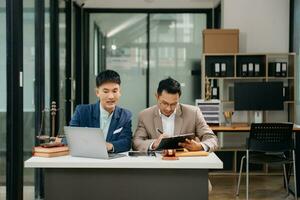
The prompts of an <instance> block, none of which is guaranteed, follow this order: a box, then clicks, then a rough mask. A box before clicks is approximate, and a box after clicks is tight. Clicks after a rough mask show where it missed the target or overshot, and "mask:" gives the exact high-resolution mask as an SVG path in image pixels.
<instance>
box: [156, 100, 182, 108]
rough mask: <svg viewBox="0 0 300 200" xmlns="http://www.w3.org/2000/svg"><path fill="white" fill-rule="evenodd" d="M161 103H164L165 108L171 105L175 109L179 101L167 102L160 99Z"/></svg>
mask: <svg viewBox="0 0 300 200" xmlns="http://www.w3.org/2000/svg"><path fill="white" fill-rule="evenodd" d="M159 104H160V105H162V106H163V107H165V108H167V107H169V106H170V107H171V108H172V109H175V108H176V107H177V104H178V102H176V103H171V104H170V103H167V102H165V101H159Z"/></svg>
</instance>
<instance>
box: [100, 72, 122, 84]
mask: <svg viewBox="0 0 300 200" xmlns="http://www.w3.org/2000/svg"><path fill="white" fill-rule="evenodd" d="M107 82H111V83H117V84H119V85H121V79H120V75H119V74H118V73H117V72H116V71H113V70H105V71H103V72H100V73H99V74H98V76H97V78H96V86H97V87H99V86H101V85H102V84H103V83H107Z"/></svg>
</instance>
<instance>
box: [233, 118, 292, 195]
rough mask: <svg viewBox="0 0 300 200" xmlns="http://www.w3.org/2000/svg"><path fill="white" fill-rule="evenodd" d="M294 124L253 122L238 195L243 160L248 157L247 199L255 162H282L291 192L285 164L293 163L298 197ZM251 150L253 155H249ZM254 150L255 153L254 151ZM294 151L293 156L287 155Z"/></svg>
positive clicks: (285, 179) (285, 180)
mask: <svg viewBox="0 0 300 200" xmlns="http://www.w3.org/2000/svg"><path fill="white" fill-rule="evenodd" d="M292 133H293V124H291V123H262V124H251V129H250V136H249V138H248V139H247V149H246V156H243V157H242V159H241V166H240V174H239V180H238V187H237V191H236V195H237V196H238V195H239V189H240V182H241V175H242V170H243V162H244V159H245V158H246V199H247V200H248V197H249V163H254V164H272V163H273V164H275V163H276V164H282V165H283V173H284V182H285V186H286V189H287V194H288V193H289V189H288V181H287V174H286V168H285V164H289V163H293V168H294V182H295V199H297V183H296V164H295V148H294V146H295V145H294V142H293V137H292ZM249 151H251V155H250V156H249ZM252 152H253V153H252ZM286 152H292V158H291V157H290V156H286V155H285V153H286Z"/></svg>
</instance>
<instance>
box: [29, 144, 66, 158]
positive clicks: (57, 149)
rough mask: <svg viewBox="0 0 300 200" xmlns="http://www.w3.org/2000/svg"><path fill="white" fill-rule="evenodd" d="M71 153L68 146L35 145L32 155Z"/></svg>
mask: <svg viewBox="0 0 300 200" xmlns="http://www.w3.org/2000/svg"><path fill="white" fill-rule="evenodd" d="M68 154H69V148H68V147H67V146H61V147H52V148H45V147H41V146H37V147H33V150H32V155H33V156H40V157H57V156H64V155H68Z"/></svg>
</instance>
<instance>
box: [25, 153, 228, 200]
mask: <svg viewBox="0 0 300 200" xmlns="http://www.w3.org/2000/svg"><path fill="white" fill-rule="evenodd" d="M25 167H26V168H43V169H45V200H52V199H55V200H60V199H64V200H68V199H72V200H77V199H78V200H79V199H89V200H93V199H112V200H114V199H118V200H119V199H122V200H123V199H130V200H135V199H136V200H141V199H143V200H150V199H151V200H153V199H163V200H168V199H172V200H176V199H189V200H193V199H208V182H207V180H208V169H221V168H223V163H222V161H221V160H220V159H219V158H218V157H217V156H216V155H215V154H214V153H211V154H209V156H206V157H180V158H179V160H175V161H166V160H162V159H161V156H160V155H157V157H121V158H116V159H111V160H101V159H90V158H79V157H71V156H62V157H55V158H42V157H32V158H30V159H28V160H27V161H25Z"/></svg>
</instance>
